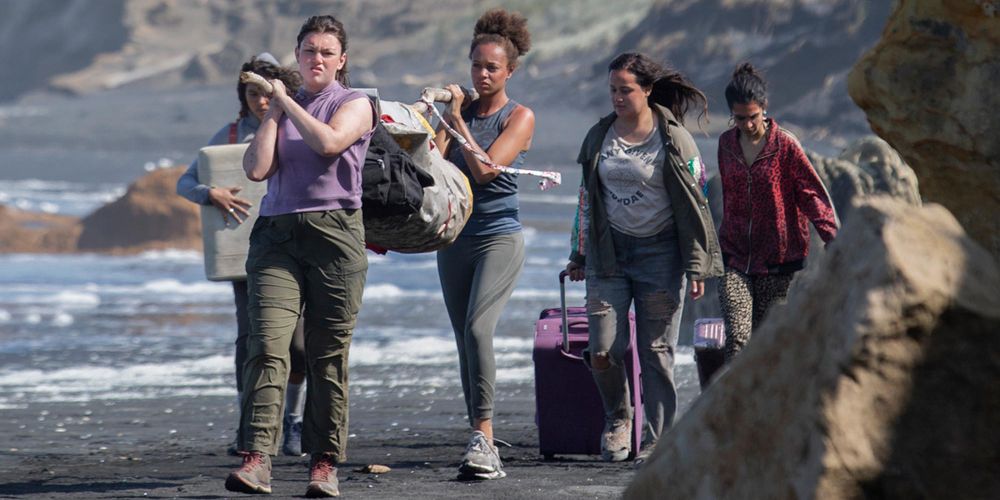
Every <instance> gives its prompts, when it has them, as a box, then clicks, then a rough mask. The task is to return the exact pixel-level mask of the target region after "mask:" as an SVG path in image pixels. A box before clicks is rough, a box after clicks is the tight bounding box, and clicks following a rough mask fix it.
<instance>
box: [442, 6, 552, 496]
mask: <svg viewBox="0 0 1000 500" xmlns="http://www.w3.org/2000/svg"><path fill="white" fill-rule="evenodd" d="M530 47H531V36H530V35H529V33H528V29H527V20H526V19H525V18H524V16H522V15H520V14H517V13H510V12H507V11H504V10H503V9H493V10H490V11H488V12H486V13H485V14H483V15H482V17H480V18H479V21H478V22H476V28H475V32H474V35H473V39H472V45H471V47H470V49H469V59H470V60H471V61H472V68H471V77H472V83H473V86H474V87H475V89H476V91H477V92H478V93H479V98H478V99H476V100H474V101H472V102H469V100H468V99H466V98H465V95H464V93H463V92H462V89H461V88H460V87H459V86H458V85H456V84H453V85H449V86H448V90H450V91H451V94H452V98H451V104H450V106H449V107H448V111H447V112H446V113H445V114H444V120H445V121H446V122H447V123H448V125H450V126H451V127H452V128H453V129H455V130H456V131H457V132H458V133H460V134H461V135H462V137H463V138H464V139H465V140H466V141H467V142H468V144H469V147H471V148H473V149H475V150H476V151H477V152H478V153H479V154H481V155H484V157H485V158H487V159H488V160H489V161H491V162H492V163H494V164H498V165H505V166H510V167H515V168H517V167H520V166H521V165H522V164H523V163H524V157H525V152H526V151H527V150H528V149H529V148H530V147H531V137H532V135H533V134H534V130H535V116H534V114H533V113H532V111H531V110H530V109H528V108H527V107H525V106H523V105H521V104H518V103H517V102H515V101H514V100H513V99H511V98H510V97H508V96H507V80H508V79H510V77H511V76H512V75H513V74H514V71H515V70H516V69H517V63H518V58H519V57H520V56H522V55H524V54H525V53H526V52H527V51H528V49H529V48H530ZM434 141H435V143H436V145H437V147H438V148H440V150H441V151H442V152H443V153H444V155H445V157H446V158H447V159H448V160H449V161H451V162H452V163H454V164H455V165H456V166H457V167H458V168H459V169H461V170H462V172H463V173H465V175H466V176H467V177H468V178H469V181H470V182H469V184H470V185H471V186H472V194H473V206H472V216H471V217H470V218H469V221H468V222H467V223H466V225H465V228H464V229H463V230H462V233H461V234H460V235H459V237H458V238H457V239H456V240H455V242H454V243H452V244H451V245H450V246H449V247H447V248H445V249H443V250H440V251H438V255H437V261H438V275H439V277H440V279H441V290H442V292H443V294H444V301H445V305H446V307H447V309H448V316H449V318H450V319H451V325H452V329H453V330H454V332H455V340H456V342H457V344H458V357H459V369H460V371H461V379H462V391H463V393H464V395H465V404H466V410H467V412H468V416H469V424H470V425H471V426H472V429H473V432H472V437H471V439H470V440H469V444H468V446H467V447H466V450H465V455H464V456H463V457H462V462H461V465H460V466H459V473H460V474H461V475H462V476H464V477H468V478H472V479H496V478H502V477H504V476H505V475H506V474H505V473H504V471H503V463H502V462H501V461H500V454H499V452H498V451H497V448H496V446H494V444H493V395H494V382H495V380H496V362H495V359H494V354H493V332H494V330H495V329H496V325H497V321H498V320H499V319H500V314H501V313H502V312H503V308H504V306H505V305H506V304H507V300H508V299H509V298H510V295H511V293H512V292H513V290H514V284H515V283H516V282H517V279H518V277H519V276H520V274H521V269H522V268H523V267H524V237H523V236H522V234H521V223H520V221H519V219H518V201H517V176H516V175H515V174H511V173H501V172H500V171H499V170H497V169H494V168H492V167H490V166H489V165H488V164H486V163H484V162H483V161H481V160H480V159H479V158H477V157H476V155H475V154H474V153H473V152H472V151H470V150H469V149H466V148H465V147H463V146H462V145H461V144H459V143H458V141H456V140H453V139H452V137H451V136H450V135H448V132H447V131H446V130H445V129H444V128H443V127H442V128H440V129H439V130H438V133H437V136H436V137H435V139H434Z"/></svg>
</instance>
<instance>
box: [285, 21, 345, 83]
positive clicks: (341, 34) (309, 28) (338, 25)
mask: <svg viewBox="0 0 1000 500" xmlns="http://www.w3.org/2000/svg"><path fill="white" fill-rule="evenodd" d="M309 33H330V34H332V35H333V36H335V37H337V41H339V42H340V50H341V52H342V53H344V54H346V53H347V31H345V30H344V23H342V22H340V21H338V20H337V18H336V17H333V16H330V15H325V16H312V17H310V18H309V19H306V22H305V23H303V24H302V27H301V28H299V36H298V38H296V39H295V46H296V47H301V46H302V40H303V39H304V38H305V37H306V35H308V34H309ZM337 81H338V82H340V84H341V85H343V86H345V87H350V86H351V77H350V72H349V71H348V70H347V63H346V62H345V63H344V67H343V68H341V69H340V71H338V72H337Z"/></svg>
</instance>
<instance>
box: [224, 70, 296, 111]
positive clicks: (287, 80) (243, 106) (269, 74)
mask: <svg viewBox="0 0 1000 500" xmlns="http://www.w3.org/2000/svg"><path fill="white" fill-rule="evenodd" d="M244 71H248V72H251V73H257V74H258V75H260V76H262V77H264V79H266V80H276V79H277V80H281V83H284V84H285V87H286V88H288V89H290V90H294V89H297V88H299V86H300V85H302V76H301V75H299V72H298V71H294V70H291V69H288V68H283V67H281V66H275V65H273V64H271V63H269V62H267V61H263V60H260V59H257V58H256V57H253V58H251V59H250V60H249V61H247V62H245V63H243V66H241V67H240V72H241V73H242V72H244ZM246 90H247V84H245V83H243V82H242V81H240V82H239V83H237V84H236V93H237V94H238V95H239V97H240V118H243V117H246V116H248V115H249V114H250V106H249V105H248V104H247V96H246Z"/></svg>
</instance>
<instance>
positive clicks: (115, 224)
mask: <svg viewBox="0 0 1000 500" xmlns="http://www.w3.org/2000/svg"><path fill="white" fill-rule="evenodd" d="M184 169H185V167H173V168H167V169H160V170H156V171H154V172H152V173H150V174H148V175H146V176H144V177H141V178H139V180H137V181H135V182H134V183H132V185H130V186H129V187H128V191H126V193H125V195H123V196H122V197H121V198H119V199H117V200H115V201H113V202H111V203H109V204H107V205H104V206H102V207H101V208H99V209H97V210H96V211H94V212H93V213H91V214H90V215H88V216H87V217H85V218H83V219H82V220H81V219H79V218H76V217H69V216H65V215H53V214H42V213H37V212H24V211H21V210H17V209H15V208H11V207H5V206H3V205H0V253H67V252H101V253H116V254H129V253H137V252H142V251H145V250H153V249H161V248H179V249H192V250H201V218H200V213H199V212H200V209H199V207H198V206H197V205H195V204H194V203H191V202H189V201H187V200H185V199H183V198H181V197H180V196H177V194H176V193H175V191H174V186H175V185H176V184H177V179H178V178H179V177H180V175H181V174H182V173H184Z"/></svg>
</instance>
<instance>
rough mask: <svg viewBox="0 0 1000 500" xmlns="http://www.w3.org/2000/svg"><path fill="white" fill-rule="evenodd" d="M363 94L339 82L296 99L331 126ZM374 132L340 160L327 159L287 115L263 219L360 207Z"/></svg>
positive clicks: (280, 131) (301, 92)
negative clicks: (313, 147)
mask: <svg viewBox="0 0 1000 500" xmlns="http://www.w3.org/2000/svg"><path fill="white" fill-rule="evenodd" d="M355 99H368V96H366V95H365V94H364V93H363V92H360V91H357V90H351V89H346V88H344V87H343V86H342V85H341V84H340V83H339V82H336V81H334V82H333V83H331V84H330V85H328V86H327V87H326V88H324V89H323V90H321V91H319V92H317V93H315V94H312V95H309V94H307V93H306V91H305V89H299V92H298V93H297V94H296V95H295V101H296V102H298V103H299V105H301V106H302V107H303V108H305V110H306V111H307V112H308V113H309V114H310V115H312V116H313V117H314V118H316V119H317V120H319V121H321V122H323V123H329V122H330V118H332V117H333V115H334V114H335V113H336V112H337V110H338V109H340V107H341V106H342V105H343V104H344V103H346V102H348V101H353V100H355ZM372 133H373V132H372V130H369V131H368V132H366V133H365V134H364V135H363V136H361V138H360V139H358V140H357V142H355V143H354V144H351V145H350V146H349V147H348V148H347V149H346V150H344V151H343V152H342V153H340V154H339V155H335V156H322V155H320V154H318V153H316V152H315V151H313V149H312V148H310V147H309V145H308V144H306V142H305V141H304V140H302V134H300V133H299V131H298V129H296V128H295V125H294V124H293V123H292V122H291V121H290V120H289V119H288V116H287V115H286V116H282V117H281V119H280V121H279V122H278V171H277V172H275V173H274V175H272V176H271V177H270V178H268V180H267V194H266V195H265V196H264V199H263V200H261V203H260V214H261V215H263V216H272V215H281V214H290V213H298V212H319V211H323V210H338V209H345V208H361V168H362V167H363V166H364V163H365V153H366V152H367V151H368V142H369V140H371V137H372Z"/></svg>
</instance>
